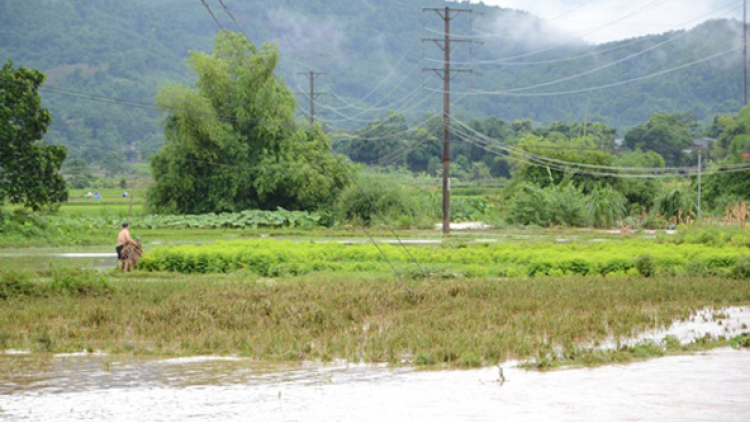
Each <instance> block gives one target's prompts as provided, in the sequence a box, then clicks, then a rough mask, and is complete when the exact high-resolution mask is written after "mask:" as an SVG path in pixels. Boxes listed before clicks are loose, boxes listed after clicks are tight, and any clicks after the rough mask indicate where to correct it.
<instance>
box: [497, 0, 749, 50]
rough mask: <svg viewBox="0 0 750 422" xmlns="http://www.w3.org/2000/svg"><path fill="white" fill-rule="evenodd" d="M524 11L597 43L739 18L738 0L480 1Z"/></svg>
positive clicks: (740, 0)
mask: <svg viewBox="0 0 750 422" xmlns="http://www.w3.org/2000/svg"><path fill="white" fill-rule="evenodd" d="M483 2H484V3H485V4H489V5H497V6H500V7H506V8H512V9H520V10H526V11H528V12H530V13H532V14H534V15H536V16H539V17H541V18H544V19H546V20H548V21H549V22H550V23H552V24H554V25H555V26H557V27H558V28H560V29H562V30H564V31H565V32H568V33H570V34H571V35H577V36H578V37H580V38H583V39H585V40H587V41H590V42H594V43H601V42H607V41H614V40H620V39H624V38H630V37H634V36H639V35H646V34H653V33H662V32H667V31H670V30H673V29H680V28H692V27H694V26H696V25H698V24H700V23H701V22H704V21H706V20H708V19H712V18H729V17H734V18H742V0H627V1H623V0H483Z"/></svg>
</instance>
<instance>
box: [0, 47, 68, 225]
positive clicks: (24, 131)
mask: <svg viewBox="0 0 750 422" xmlns="http://www.w3.org/2000/svg"><path fill="white" fill-rule="evenodd" d="M42 83H44V74H43V73H41V72H39V71H37V70H33V69H27V68H25V67H19V68H17V69H16V68H14V67H13V62H11V61H10V60H9V61H8V63H6V64H5V65H4V66H3V68H2V70H0V205H2V204H3V203H4V202H5V201H10V202H11V203H14V204H23V205H24V206H26V207H29V208H31V209H33V210H39V209H40V208H41V207H42V206H45V205H48V204H55V203H60V202H64V201H66V200H67V199H68V192H67V190H66V188H65V181H64V180H63V178H62V176H61V175H60V174H59V171H60V166H62V163H63V161H64V160H65V157H66V151H65V147H62V146H54V145H47V144H44V143H42V141H41V139H42V136H44V134H45V133H46V132H47V128H48V127H49V124H50V122H51V120H52V118H51V117H50V113H49V112H48V111H47V110H46V109H45V108H44V107H42V100H41V98H40V97H39V87H40V86H41V85H42Z"/></svg>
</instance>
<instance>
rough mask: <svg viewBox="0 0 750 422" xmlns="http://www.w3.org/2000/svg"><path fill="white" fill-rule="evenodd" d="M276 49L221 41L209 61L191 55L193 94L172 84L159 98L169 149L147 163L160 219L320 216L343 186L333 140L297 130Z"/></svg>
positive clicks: (228, 38) (222, 37)
mask: <svg viewBox="0 0 750 422" xmlns="http://www.w3.org/2000/svg"><path fill="white" fill-rule="evenodd" d="M278 60H279V55H278V51H277V48H276V47H275V46H273V45H264V46H263V47H262V48H261V49H259V50H258V49H256V48H255V47H254V46H253V45H252V44H250V43H249V42H248V41H247V40H246V39H245V38H244V37H243V36H241V35H239V34H235V33H232V32H221V33H220V34H219V35H218V36H217V38H216V45H215V49H214V52H213V54H210V55H209V54H205V53H201V52H192V53H191V55H190V58H189V59H188V61H187V63H188V66H189V67H190V68H191V70H192V71H194V72H195V73H196V75H197V77H198V79H197V83H196V84H195V86H188V85H184V84H170V85H167V86H166V87H164V88H163V89H162V90H160V92H159V93H158V95H157V103H158V105H159V107H160V108H161V109H162V110H163V111H164V112H165V120H164V134H165V137H166V143H165V145H164V146H163V147H162V148H161V149H160V150H159V151H158V152H157V154H156V155H155V156H154V157H152V159H151V169H152V173H153V177H154V181H155V185H154V186H153V187H152V189H151V191H150V192H149V204H150V205H151V206H152V207H153V208H154V209H155V210H156V211H158V212H170V213H208V212H224V211H239V210H244V209H275V208H276V207H284V208H287V209H314V208H318V207H321V206H325V205H326V204H329V203H331V202H332V201H333V200H334V199H335V197H336V196H337V195H338V194H339V193H340V191H341V190H342V189H343V187H344V185H345V180H346V179H345V174H344V173H343V169H342V167H341V165H340V164H339V163H336V161H335V160H338V159H339V158H337V157H335V156H333V154H332V153H331V151H330V141H329V140H328V139H327V137H326V136H325V135H324V134H322V133H321V132H320V131H318V130H315V129H314V128H310V127H306V128H302V127H299V126H298V125H296V124H294V121H295V108H296V103H295V99H294V95H293V93H292V92H291V91H290V89H289V88H288V87H287V86H286V85H285V84H284V83H283V81H281V80H280V79H277V78H275V77H274V70H275V67H276V64H277V62H278Z"/></svg>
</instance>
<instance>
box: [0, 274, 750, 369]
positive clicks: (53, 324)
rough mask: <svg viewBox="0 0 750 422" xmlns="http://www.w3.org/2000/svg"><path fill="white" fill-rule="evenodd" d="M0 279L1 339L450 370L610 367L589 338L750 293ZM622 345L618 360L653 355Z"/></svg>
mask: <svg viewBox="0 0 750 422" xmlns="http://www.w3.org/2000/svg"><path fill="white" fill-rule="evenodd" d="M105 274H106V273H105ZM0 286H2V287H3V289H0V302H2V306H0V348H6V349H21V350H33V351H38V352H74V351H81V350H103V351H107V352H112V353H136V354H145V355H203V354H214V355H241V356H250V357H254V358H257V359H261V360H266V361H299V360H311V359H312V360H318V359H320V360H331V359H337V358H341V359H347V360H349V361H352V362H360V361H363V362H386V363H391V364H402V363H408V364H419V365H430V364H447V365H451V366H479V365H490V364H495V363H497V362H498V361H504V360H507V359H537V360H539V359H549V356H550V355H554V354H556V353H558V352H559V351H563V353H564V356H566V357H567V359H568V360H569V361H570V362H568V363H573V364H575V363H576V362H575V360H576V356H580V357H581V359H586V361H584V362H583V363H586V364H597V362H599V363H606V361H603V360H602V359H599V360H598V361H594V360H591V359H590V355H586V354H583V353H580V348H581V347H583V345H584V344H592V343H596V342H599V341H604V340H606V339H611V338H627V337H629V336H631V335H633V334H634V333H636V332H639V331H643V330H646V329H654V328H662V327H665V326H668V325H669V324H670V323H671V322H673V321H675V320H681V319H686V318H688V317H689V315H690V313H691V310H695V309H699V308H703V307H717V308H718V307H722V306H728V305H739V304H747V303H748V302H749V301H750V283H747V282H744V281H739V280H732V279H726V278H682V279H677V278H672V277H659V278H655V279H645V278H637V279H631V280H628V281H627V282H622V281H618V280H610V279H605V278H583V277H578V278H568V279H564V280H561V279H551V278H544V279H541V278H539V279H481V278H480V279H472V280H460V279H453V280H440V281H437V280H423V281H417V282H409V283H406V284H404V283H401V282H398V281H395V280H394V279H393V278H392V277H390V276H388V275H379V274H369V275H367V274H364V275H359V276H357V277H354V278H353V277H351V276H348V275H342V274H336V273H328V272H322V273H315V274H309V275H307V276H304V277H302V278H283V277H282V278H276V279H269V278H260V277H258V276H256V275H253V274H249V273H235V274H232V275H201V276H195V275H194V276H184V275H175V274H144V273H136V274H131V275H128V276H119V275H117V276H115V275H104V276H98V275H95V274H86V273H81V272H71V271H58V272H57V273H56V272H54V271H52V272H41V273H37V275H35V276H33V277H31V278H30V279H28V278H24V276H23V275H19V274H17V273H16V274H10V275H8V274H6V275H5V276H4V281H3V284H1V285H0ZM704 344H705V345H706V347H715V346H719V345H725V344H727V341H725V340H712V342H711V343H710V344H709V343H706V342H704ZM620 352H621V355H619V357H618V358H617V359H618V361H623V360H627V359H635V358H638V357H639V356H640V357H641V358H642V357H647V356H643V354H642V352H643V351H642V350H641V351H640V352H639V353H641V355H638V354H633V355H632V356H630V357H629V358H628V357H627V356H629V355H627V356H623V355H622V351H620ZM655 353H656V354H657V355H658V353H657V352H656V351H655ZM661 353H662V354H663V352H661Z"/></svg>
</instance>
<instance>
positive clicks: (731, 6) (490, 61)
mask: <svg viewBox="0 0 750 422" xmlns="http://www.w3.org/2000/svg"><path fill="white" fill-rule="evenodd" d="M724 9H729V10H728V11H726V12H724V13H722V14H721V15H719V16H717V18H720V17H723V16H726V15H730V14H732V13H734V12H735V11H736V10H738V9H739V8H738V7H737V6H736V4H735V2H734V0H732V1H731V2H729V3H727V4H724V5H723V6H720V7H718V8H716V9H714V10H712V11H711V12H709V13H706V14H704V15H701V16H699V17H697V18H693V19H690V20H689V21H686V22H683V23H681V24H679V25H676V26H673V25H670V26H669V27H670V28H672V29H673V30H675V31H676V30H679V29H680V28H682V27H684V26H688V25H691V24H693V23H695V22H699V21H703V20H705V19H706V18H708V17H710V16H711V15H714V14H716V13H719V12H720V11H722V10H724ZM428 30H430V29H428ZM431 32H436V33H438V32H439V31H434V30H431ZM685 32H688V31H686V30H685ZM649 40H650V39H649V38H646V37H641V38H634V39H632V40H629V41H622V42H616V43H615V44H616V45H614V46H612V47H609V48H605V49H602V50H597V51H591V52H588V53H585V54H581V55H577V56H570V57H563V58H558V59H548V60H534V61H509V60H507V59H488V60H472V61H470V62H461V61H454V62H453V64H459V65H474V66H478V65H501V66H536V65H545V64H555V63H563V62H568V61H574V60H578V59H583V58H587V57H594V56H597V55H602V54H605V53H610V52H613V51H616V50H620V49H623V48H625V47H629V46H631V45H633V44H638V43H642V42H645V41H649ZM425 60H427V61H433V62H437V61H439V60H436V59H430V58H426V59H425Z"/></svg>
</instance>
